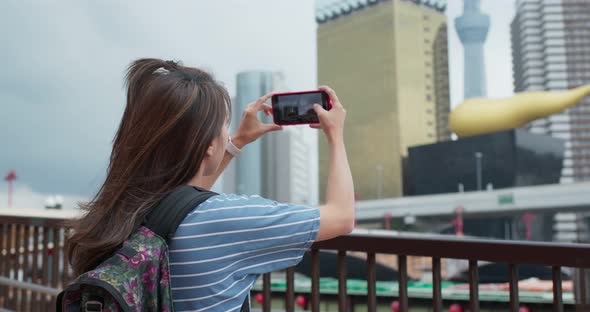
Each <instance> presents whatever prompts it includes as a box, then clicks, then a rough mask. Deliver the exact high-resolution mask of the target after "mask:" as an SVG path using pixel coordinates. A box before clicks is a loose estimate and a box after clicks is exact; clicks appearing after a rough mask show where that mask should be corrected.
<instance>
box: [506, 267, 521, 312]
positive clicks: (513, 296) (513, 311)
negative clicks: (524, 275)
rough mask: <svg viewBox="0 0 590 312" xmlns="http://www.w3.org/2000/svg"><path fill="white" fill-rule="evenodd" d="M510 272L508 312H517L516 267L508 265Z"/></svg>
mask: <svg viewBox="0 0 590 312" xmlns="http://www.w3.org/2000/svg"><path fill="white" fill-rule="evenodd" d="M508 270H509V271H510V312H518V310H519V305H520V304H519V301H518V266H517V265H516V264H512V263H510V264H509V265H508Z"/></svg>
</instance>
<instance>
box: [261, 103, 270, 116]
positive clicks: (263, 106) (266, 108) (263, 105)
mask: <svg viewBox="0 0 590 312" xmlns="http://www.w3.org/2000/svg"><path fill="white" fill-rule="evenodd" d="M262 109H263V110H264V113H265V114H267V113H268V115H270V114H272V106H270V105H268V104H266V103H264V104H262Z"/></svg>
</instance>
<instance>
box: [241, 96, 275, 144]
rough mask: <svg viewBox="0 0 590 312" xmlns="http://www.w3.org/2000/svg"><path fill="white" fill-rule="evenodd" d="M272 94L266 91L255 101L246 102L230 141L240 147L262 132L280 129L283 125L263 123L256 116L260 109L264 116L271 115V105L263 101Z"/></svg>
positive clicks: (253, 139) (254, 139) (256, 137)
mask: <svg viewBox="0 0 590 312" xmlns="http://www.w3.org/2000/svg"><path fill="white" fill-rule="evenodd" d="M271 96H272V93H268V94H266V95H264V96H263V97H261V98H259V99H258V100H257V101H256V102H254V103H250V104H248V106H247V107H246V110H244V114H243V115H242V120H241V121H240V127H239V128H238V131H237V132H236V134H235V135H234V136H233V137H232V142H233V143H234V144H235V145H236V146H237V147H238V148H242V147H243V146H244V145H246V144H249V143H252V142H254V141H256V140H257V139H258V138H259V137H261V136H262V135H263V134H265V133H267V132H271V131H277V130H282V129H283V127H281V126H279V125H276V124H265V123H262V121H260V119H259V118H258V112H260V111H262V112H263V113H264V114H265V115H266V116H270V115H272V107H271V106H270V105H268V104H266V103H265V102H266V101H267V100H268V99H269V98H270V97H271Z"/></svg>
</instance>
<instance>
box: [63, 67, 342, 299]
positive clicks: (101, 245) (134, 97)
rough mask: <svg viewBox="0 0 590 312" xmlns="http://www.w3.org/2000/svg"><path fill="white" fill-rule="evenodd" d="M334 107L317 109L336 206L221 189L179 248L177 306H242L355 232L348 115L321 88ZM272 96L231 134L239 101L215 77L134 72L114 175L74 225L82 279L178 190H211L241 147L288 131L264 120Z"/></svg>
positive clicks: (173, 246)
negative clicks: (274, 274) (284, 272)
mask: <svg viewBox="0 0 590 312" xmlns="http://www.w3.org/2000/svg"><path fill="white" fill-rule="evenodd" d="M322 90H324V91H326V92H327V93H328V94H329V96H330V98H331V100H332V103H333V108H332V109H331V110H330V111H326V110H324V109H323V108H322V107H321V106H320V105H316V106H315V107H314V109H315V111H316V112H317V114H318V117H319V120H320V123H319V124H317V125H311V127H313V128H321V129H322V130H323V132H324V133H325V136H326V138H327V142H328V146H329V150H330V153H329V154H330V168H329V171H330V172H329V176H328V185H327V191H326V204H325V205H324V206H322V207H320V208H311V207H305V206H301V205H295V204H282V203H277V202H275V201H272V200H268V199H264V198H261V197H260V196H239V195H233V194H221V195H217V196H214V197H211V198H210V199H209V200H207V201H206V202H204V203H202V204H201V205H199V206H198V207H195V209H194V210H193V211H192V212H191V213H189V214H188V215H187V216H186V218H185V219H184V221H183V222H182V223H181V224H180V226H179V228H178V230H177V231H176V234H175V236H174V237H173V238H172V240H171V241H170V242H169V245H170V246H169V247H170V255H169V257H170V277H171V287H172V295H173V299H174V307H175V309H176V310H177V311H183V310H203V311H238V310H239V309H240V307H241V306H242V303H243V301H244V299H245V298H246V296H247V294H248V292H249V290H250V288H251V287H252V285H253V284H254V282H255V281H256V279H257V278H258V277H259V276H260V274H263V273H267V272H270V271H274V270H278V269H282V268H286V267H289V266H293V265H295V264H297V263H298V262H299V261H300V260H301V258H302V256H303V254H304V253H305V251H306V250H307V249H308V248H309V246H310V245H311V244H312V243H313V242H314V241H321V240H325V239H330V238H333V237H336V236H339V235H343V234H347V233H349V232H350V231H351V230H352V228H353V223H354V190H353V182H352V177H351V173H350V168H349V165H348V160H347V157H346V151H345V148H344V140H343V126H344V119H345V116H346V112H345V110H344V109H343V107H342V104H341V103H340V101H339V100H338V97H337V96H336V94H335V93H334V91H333V90H332V89H330V88H328V87H322ZM270 96H271V95H270V94H268V95H265V96H263V97H262V98H260V99H259V100H258V101H256V102H255V103H252V104H250V105H249V106H248V107H247V109H246V111H245V113H244V115H243V117H242V120H241V123H240V126H239V129H238V130H237V132H236V133H235V134H234V135H233V136H232V137H231V139H230V137H229V134H228V126H229V116H230V115H231V107H230V99H229V96H228V94H227V91H226V90H225V89H224V88H223V87H222V86H221V85H220V84H218V83H217V82H216V81H215V80H214V79H213V77H212V76H211V75H209V74H208V73H206V72H204V71H202V70H199V69H196V68H191V67H185V66H182V65H179V64H177V63H175V62H171V61H166V62H165V61H162V60H158V59H140V60H137V61H135V62H133V63H132V64H131V65H130V67H129V70H128V73H127V105H126V108H125V112H124V114H123V118H122V120H121V124H120V126H119V129H118V131H117V134H116V136H115V139H114V142H113V150H112V154H111V158H110V164H109V167H108V173H107V177H106V180H105V182H104V184H103V185H102V187H101V188H100V190H99V191H98V193H97V195H96V196H95V197H94V198H93V200H92V201H90V202H89V203H87V204H85V205H82V208H83V209H85V210H86V212H87V213H86V214H85V215H84V216H83V217H82V218H81V219H79V220H76V221H75V222H72V224H71V226H72V228H73V231H72V235H71V236H70V238H69V240H68V250H67V252H68V257H69V260H70V263H71V264H72V267H73V268H74V271H75V273H76V274H77V275H78V274H81V273H82V272H85V271H88V270H90V269H92V268H94V267H95V266H96V265H98V263H100V262H101V261H103V260H105V259H106V258H107V257H109V256H110V255H111V254H112V253H113V252H114V251H115V250H116V249H117V248H118V247H119V246H120V245H121V243H122V242H123V241H124V240H126V239H127V238H128V236H129V235H130V234H131V233H132V232H133V231H135V229H137V227H138V226H139V225H140V224H141V222H142V220H143V219H144V218H145V216H146V215H147V214H148V212H149V211H150V208H151V207H153V206H154V205H155V204H156V203H158V202H159V201H160V200H161V199H162V198H163V197H164V196H165V195H166V194H167V193H169V192H170V191H171V190H173V189H174V188H176V187H177V186H179V185H183V184H189V185H194V186H199V187H202V188H205V189H210V188H211V186H212V185H213V184H214V183H215V180H216V179H217V178H218V177H219V175H220V174H221V173H222V172H223V170H224V169H225V168H226V166H227V165H228V163H229V162H230V161H231V159H232V157H233V155H237V154H239V152H238V151H239V149H241V148H244V147H245V146H246V145H248V144H249V143H251V142H253V141H255V140H257V139H258V138H259V137H260V136H262V135H263V134H265V133H267V132H270V131H277V130H281V127H280V126H277V125H269V124H263V123H261V121H260V120H259V119H258V116H257V115H258V112H263V113H265V114H267V115H268V114H270V113H271V112H272V108H271V107H270V106H268V105H267V104H266V103H265V101H266V100H267V99H268V98H269V97H270Z"/></svg>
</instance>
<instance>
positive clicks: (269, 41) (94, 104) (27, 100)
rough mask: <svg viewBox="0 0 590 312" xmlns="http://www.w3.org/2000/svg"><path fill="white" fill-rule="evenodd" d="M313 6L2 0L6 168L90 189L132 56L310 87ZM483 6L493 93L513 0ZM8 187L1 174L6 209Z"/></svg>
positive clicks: (506, 54) (63, 186)
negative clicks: (272, 74)
mask: <svg viewBox="0 0 590 312" xmlns="http://www.w3.org/2000/svg"><path fill="white" fill-rule="evenodd" d="M328 1H331V0H328ZM448 1H449V5H448V10H447V16H448V17H449V28H450V29H449V54H450V78H451V98H452V100H451V101H452V103H453V104H454V105H456V104H458V103H459V102H460V101H461V99H462V94H463V89H462V76H463V66H462V65H463V64H462V62H463V61H462V48H461V46H460V44H459V41H458V39H457V36H456V33H455V30H454V27H453V20H452V19H453V18H454V17H456V16H458V15H460V14H461V11H462V1H460V0H448ZM314 6H315V4H314V1H313V0H297V1H294V0H217V1H205V0H199V1H188V0H186V1H166V2H164V1H145V0H133V1H131V0H126V1H120V0H102V1H90V0H86V1H83V0H82V1H81V0H69V1H68V0H63V1H28V0H6V1H0V43H1V44H0V47H1V49H0V61H1V62H2V70H0V174H2V175H3V176H4V175H5V174H6V172H8V170H9V169H11V168H13V169H15V170H16V171H17V174H18V176H19V179H18V180H17V187H18V189H19V190H23V194H22V196H28V195H26V194H30V193H32V192H36V193H42V194H45V193H60V194H64V195H66V196H77V197H76V198H78V197H80V196H81V197H85V196H90V195H92V194H93V192H95V190H96V189H97V187H98V186H99V184H100V183H101V182H102V179H103V178H104V171H105V168H106V165H107V159H108V157H109V153H110V144H111V140H112V138H113V135H114V133H115V131H116V127H117V126H118V123H119V120H120V117H121V114H122V111H123V107H124V104H125V103H124V89H123V72H124V69H125V67H126V66H127V65H128V64H129V62H130V61H131V60H133V59H135V58H139V57H160V58H165V59H175V60H182V61H183V62H184V63H185V64H186V65H191V66H200V67H204V68H206V69H208V70H209V71H211V72H213V73H214V74H215V76H216V77H217V79H218V80H220V81H222V82H223V83H224V84H225V85H226V86H227V88H228V89H229V91H230V94H235V75H236V73H237V72H239V71H243V70H273V71H282V72H283V73H284V74H285V77H286V84H287V86H288V87H289V89H291V90H296V89H309V88H312V87H314V86H315V85H316V56H315V55H316V54H315V50H316V43H315V29H316V24H315V20H314ZM482 7H483V10H484V11H485V12H487V13H488V14H490V15H491V18H492V28H491V30H490V34H489V37H488V41H487V43H486V49H485V53H486V62H487V71H488V93H489V95H490V96H494V97H499V96H506V95H509V94H511V92H512V79H511V77H512V76H511V64H510V62H511V58H510V37H509V23H510V20H511V18H512V16H513V14H514V5H513V0H482ZM17 195H18V194H17ZM5 197H6V183H4V182H2V184H1V187H0V207H2V206H4V205H6V204H5V203H6V198H5ZM18 200H19V199H18V196H17V198H15V203H17V204H18ZM25 202H26V203H27V205H31V203H29V201H25V200H21V203H25Z"/></svg>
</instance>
